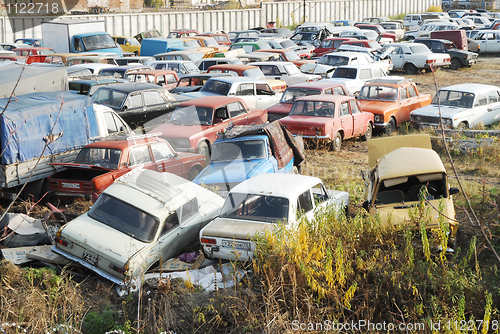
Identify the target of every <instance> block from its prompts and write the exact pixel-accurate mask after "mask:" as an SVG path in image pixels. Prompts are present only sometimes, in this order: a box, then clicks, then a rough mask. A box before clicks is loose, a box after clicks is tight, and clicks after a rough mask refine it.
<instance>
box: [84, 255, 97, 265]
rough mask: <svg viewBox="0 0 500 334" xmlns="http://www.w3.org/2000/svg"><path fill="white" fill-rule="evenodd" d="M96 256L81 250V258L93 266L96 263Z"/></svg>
mask: <svg viewBox="0 0 500 334" xmlns="http://www.w3.org/2000/svg"><path fill="white" fill-rule="evenodd" d="M97 258H98V257H97V256H96V255H92V254H88V253H85V252H83V260H84V261H85V262H88V263H90V264H91V265H93V266H96V265H97Z"/></svg>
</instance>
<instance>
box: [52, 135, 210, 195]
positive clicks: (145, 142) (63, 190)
mask: <svg viewBox="0 0 500 334" xmlns="http://www.w3.org/2000/svg"><path fill="white" fill-rule="evenodd" d="M51 165H53V166H63V167H66V169H64V170H63V171H60V172H58V173H56V174H53V175H51V176H49V189H50V190H49V192H50V194H51V196H54V197H58V198H62V199H74V198H76V197H83V198H86V199H87V200H88V199H92V200H93V201H95V200H96V199H97V197H98V196H99V195H100V194H101V193H102V192H103V191H104V189H106V188H107V187H109V186H110V185H111V184H112V183H113V182H114V181H115V179H116V178H118V177H120V176H121V175H123V174H125V173H127V172H129V171H131V170H132V169H134V168H137V167H139V166H141V167H142V168H146V169H151V170H155V171H158V172H169V173H173V174H176V175H179V176H182V177H184V178H187V179H189V180H192V179H194V177H195V176H196V175H198V173H199V172H200V171H201V170H202V169H203V167H204V166H205V156H204V155H201V154H194V153H177V152H176V151H175V150H174V149H173V148H172V147H171V146H170V145H169V144H168V142H167V141H166V140H164V139H161V138H158V137H157V136H156V135H132V136H129V137H126V138H120V139H118V138H117V139H115V140H102V141H97V142H94V143H92V144H89V145H87V146H85V147H84V148H82V149H81V151H80V153H79V154H78V156H77V158H76V160H75V162H74V163H54V164H51Z"/></svg>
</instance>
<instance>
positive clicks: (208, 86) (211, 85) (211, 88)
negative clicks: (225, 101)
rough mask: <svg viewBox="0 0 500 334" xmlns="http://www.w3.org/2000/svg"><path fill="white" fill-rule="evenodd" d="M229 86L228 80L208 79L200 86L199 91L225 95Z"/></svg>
mask: <svg viewBox="0 0 500 334" xmlns="http://www.w3.org/2000/svg"><path fill="white" fill-rule="evenodd" d="M230 88H231V84H230V83H228V82H224V81H219V80H212V79H210V80H208V81H207V82H206V83H205V84H204V85H203V87H201V89H200V92H206V93H213V94H218V95H227V93H229V89H230Z"/></svg>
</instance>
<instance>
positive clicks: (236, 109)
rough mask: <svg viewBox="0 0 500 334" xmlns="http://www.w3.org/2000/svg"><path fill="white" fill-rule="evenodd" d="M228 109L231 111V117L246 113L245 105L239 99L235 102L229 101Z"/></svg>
mask: <svg viewBox="0 0 500 334" xmlns="http://www.w3.org/2000/svg"><path fill="white" fill-rule="evenodd" d="M227 110H228V111H229V116H230V117H231V118H233V117H236V116H239V115H242V114H245V113H246V110H245V108H244V107H243V105H242V104H241V103H240V102H239V101H237V102H233V103H229V104H228V105H227Z"/></svg>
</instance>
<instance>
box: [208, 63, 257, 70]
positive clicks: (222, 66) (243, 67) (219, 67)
mask: <svg viewBox="0 0 500 334" xmlns="http://www.w3.org/2000/svg"><path fill="white" fill-rule="evenodd" d="M256 67H257V66H252V65H242V64H218V65H212V66H210V67H209V68H208V69H209V70H226V69H227V70H235V69H238V70H240V71H245V70H249V69H251V68H256Z"/></svg>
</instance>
